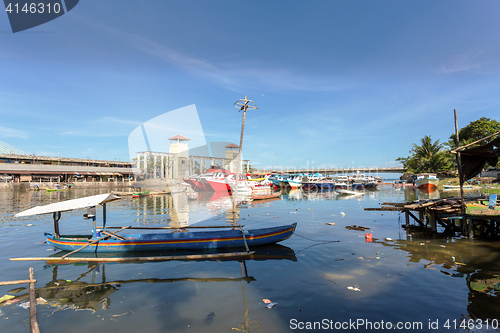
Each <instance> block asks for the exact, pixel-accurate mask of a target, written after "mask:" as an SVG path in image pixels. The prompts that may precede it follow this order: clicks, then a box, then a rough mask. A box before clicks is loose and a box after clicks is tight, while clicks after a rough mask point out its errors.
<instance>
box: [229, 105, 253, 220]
mask: <svg viewBox="0 0 500 333" xmlns="http://www.w3.org/2000/svg"><path fill="white" fill-rule="evenodd" d="M248 103H251V104H253V105H249V104H248ZM234 107H235V108H238V109H240V111H241V110H243V120H242V122H241V136H240V153H239V154H238V158H237V161H236V163H237V165H236V186H235V188H234V193H233V220H234V221H235V222H236V220H235V219H234V217H235V216H236V197H237V196H238V183H239V179H240V165H241V155H242V153H243V132H244V130H245V117H246V115H247V110H256V109H258V107H257V105H255V103H254V101H252V100H249V99H248V96H245V99H239V100H237V101H236V102H235V103H234Z"/></svg>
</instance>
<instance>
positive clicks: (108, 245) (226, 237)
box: [15, 194, 297, 258]
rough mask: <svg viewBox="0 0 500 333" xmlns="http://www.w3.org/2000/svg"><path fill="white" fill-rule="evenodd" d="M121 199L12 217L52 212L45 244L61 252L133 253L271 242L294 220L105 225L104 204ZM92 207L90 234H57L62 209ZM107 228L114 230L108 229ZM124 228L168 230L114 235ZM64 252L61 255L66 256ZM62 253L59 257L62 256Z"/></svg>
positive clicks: (94, 199) (288, 231) (65, 204)
mask: <svg viewBox="0 0 500 333" xmlns="http://www.w3.org/2000/svg"><path fill="white" fill-rule="evenodd" d="M118 199H121V198H120V197H117V196H115V195H113V194H100V195H94V196H90V197H85V198H80V199H73V200H67V201H62V202H58V203H54V204H49V205H46V206H38V207H34V208H31V209H28V210H26V211H23V212H20V213H18V214H16V215H15V216H16V217H21V216H31V215H40V214H49V213H52V214H53V217H54V234H50V233H45V237H46V239H47V243H48V244H49V245H52V246H53V247H55V248H58V249H61V250H64V251H73V252H70V253H69V254H67V255H70V254H72V253H74V252H78V251H81V252H96V253H106V252H135V251H163V250H176V249H183V250H185V249H195V250H196V249H204V250H206V249H209V250H210V249H221V248H237V247H246V248H247V252H249V250H248V247H249V246H257V245H264V244H271V243H277V242H280V241H283V240H285V239H288V238H290V237H291V236H292V235H293V233H294V232H295V228H296V226H297V223H293V224H290V225H284V226H279V227H270V228H261V229H248V230H244V229H242V227H243V226H241V225H222V226H188V227H181V228H175V227H132V226H127V227H106V203H108V202H111V201H114V200H118ZM97 205H101V206H102V207H103V225H102V227H100V228H97V227H96V218H95V207H96V206H97ZM89 207H92V208H91V209H90V210H89V211H88V213H87V214H84V215H83V216H84V218H86V219H92V221H93V231H92V235H60V234H59V219H60V218H61V212H62V211H69V210H74V209H81V208H89ZM196 228H212V229H221V228H226V229H230V230H215V231H188V230H187V229H196ZM110 229H118V230H117V231H114V232H111V231H110ZM125 229H170V232H163V233H148V234H127V235H117V233H118V232H120V231H122V230H125ZM67 255H65V256H67ZM65 256H63V258H64V257H65Z"/></svg>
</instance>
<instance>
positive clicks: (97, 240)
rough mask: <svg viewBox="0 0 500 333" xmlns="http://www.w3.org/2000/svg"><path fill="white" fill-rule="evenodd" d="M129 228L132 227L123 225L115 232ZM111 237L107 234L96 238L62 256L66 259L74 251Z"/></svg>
mask: <svg viewBox="0 0 500 333" xmlns="http://www.w3.org/2000/svg"><path fill="white" fill-rule="evenodd" d="M128 228H130V227H123V228H121V229H120V230H118V231H115V233H117V232H120V231H122V230H125V229H128ZM109 237H110V236H108V235H106V236H102V237H100V238H98V239H96V240H94V241H92V242H89V243H87V244H85V245H84V246H82V247H80V248H78V249H76V250H74V251H71V252H70V253H68V254H65V255H63V256H62V257H61V258H62V259H64V258H66V257H67V256H70V255H72V254H73V253H76V252H78V251H80V250H82V249H84V248H86V247H87V246H90V245H92V244H95V243H98V242H100V241H101V240H103V239H105V238H109Z"/></svg>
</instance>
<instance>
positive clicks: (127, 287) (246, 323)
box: [11, 245, 297, 332]
mask: <svg viewBox="0 0 500 333" xmlns="http://www.w3.org/2000/svg"><path fill="white" fill-rule="evenodd" d="M255 251H256V253H255V254H254V255H253V256H252V257H250V258H249V259H245V260H241V259H230V258H225V259H217V260H208V259H204V260H201V259H200V260H194V261H193V260H190V261H187V260H186V261H181V262H172V261H171V262H163V263H148V262H146V263H144V262H136V263H106V264H104V263H71V264H69V263H61V262H58V257H59V256H60V255H61V254H62V253H58V254H55V255H53V256H52V257H53V258H54V260H53V261H49V262H46V265H45V266H44V271H45V273H41V272H38V276H37V280H38V281H37V286H38V288H37V290H36V296H37V297H38V298H39V304H40V305H39V307H38V318H39V320H40V321H41V322H42V323H44V324H45V323H47V322H48V321H49V320H50V319H49V317H51V316H52V315H53V314H54V313H56V312H58V311H71V310H73V311H78V310H89V311H91V312H92V313H96V312H97V313H96V316H83V317H82V315H81V314H80V315H79V316H80V317H79V318H82V319H80V320H81V322H80V324H82V323H83V322H85V325H95V324H98V325H99V327H100V329H99V331H113V329H116V327H115V326H114V325H116V324H114V323H113V322H109V320H112V321H114V322H116V321H120V322H121V323H123V325H129V324H130V323H129V321H137V322H139V323H142V325H146V326H145V327H150V326H148V325H152V322H154V323H155V324H156V325H161V326H164V328H165V329H158V330H153V331H154V332H160V331H161V332H164V331H166V328H169V331H170V330H172V327H176V326H177V325H179V323H182V322H183V320H184V319H183V318H182V316H183V313H184V315H186V312H184V310H182V308H184V307H186V308H188V309H189V311H187V313H189V314H191V315H192V313H193V312H194V313H196V312H197V310H198V311H199V310H200V308H201V311H203V312H204V313H205V314H204V316H206V317H205V318H204V320H203V321H198V322H197V323H196V322H192V321H190V323H191V327H192V329H193V330H194V331H205V330H206V329H207V328H211V329H212V331H228V328H229V327H231V326H229V327H228V326H227V325H228V324H227V320H223V318H226V317H225V316H224V312H223V310H222V308H223V306H220V305H218V304H216V303H217V301H216V300H214V299H213V298H214V297H215V298H217V299H218V301H221V302H224V303H226V304H230V306H229V308H230V309H231V317H232V318H233V319H231V320H230V321H233V323H231V324H230V325H232V327H233V328H237V329H238V330H239V331H242V332H250V331H251V332H255V331H256V330H257V329H258V328H259V327H261V326H262V325H261V323H259V322H258V320H257V319H258V318H259V310H255V309H256V308H255V296H256V295H255V287H253V288H248V287H247V286H248V285H250V284H253V283H255V282H256V281H257V280H259V279H260V280H266V279H268V276H267V274H268V273H266V272H265V271H262V270H259V269H258V268H259V266H260V265H265V264H266V263H265V262H266V261H269V260H272V261H283V260H285V261H292V262H294V261H297V258H296V256H295V252H294V251H293V250H292V249H291V248H289V247H286V246H282V245H269V246H262V247H258V248H255ZM86 255H87V256H95V254H94V255H92V254H86ZM106 257H110V256H109V255H108V256H106ZM250 263H253V264H252V265H250ZM256 263H259V265H257V264H256ZM187 267H189V268H190V269H186V268H187ZM196 268H198V270H196ZM186 273H187V274H186ZM44 277H45V278H44ZM47 278H48V280H50V281H48V282H44V280H47ZM260 282H261V283H262V282H263V281H260ZM39 286H43V287H39ZM193 291H194V292H193ZM249 292H250V295H248V293H249ZM11 293H13V294H15V296H16V299H20V300H21V301H22V302H24V301H25V300H27V298H28V293H27V290H26V289H24V290H20V289H19V288H18V290H11ZM249 297H250V298H249ZM257 297H258V296H257ZM17 304H19V303H17ZM201 304H203V305H202V306H200V305H201ZM167 310H168V313H169V315H167V314H166V312H165V311H167ZM205 311H206V312H205ZM207 313H208V315H207ZM152 315H153V317H152ZM155 315H156V316H158V317H156V318H155V317H154V316H155ZM96 317H97V318H96ZM214 317H215V320H214ZM59 318H66V320H68V318H72V314H69V313H66V315H65V316H64V317H62V316H60V317H59ZM101 318H105V319H107V320H106V321H104V322H102V321H101ZM113 318H114V319H116V320H114V319H113ZM219 318H220V319H219ZM54 320H55V319H54ZM63 320H64V319H63ZM103 320H104V319H103ZM92 321H94V323H92ZM56 322H57V321H56ZM58 324H59V325H60V324H61V322H58ZM64 324H65V325H67V324H69V323H67V322H66V323H64ZM205 325H211V327H207V326H205ZM124 329H125V331H134V330H126V327H124ZM51 331H53V332H54V331H59V330H58V329H54V330H51ZM61 331H63V330H62V329H61Z"/></svg>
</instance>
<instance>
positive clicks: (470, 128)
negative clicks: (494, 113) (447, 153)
mask: <svg viewBox="0 0 500 333" xmlns="http://www.w3.org/2000/svg"><path fill="white" fill-rule="evenodd" d="M496 132H500V122H498V121H496V120H495V119H491V118H486V117H481V118H479V119H478V120H475V121H471V122H470V123H469V125H467V126H465V127H462V128H461V129H460V130H459V131H458V137H459V138H460V146H464V145H466V144H469V143H472V142H474V141H477V140H480V139H482V138H485V137H487V136H488V135H491V134H494V133H496ZM494 138H495V137H492V138H489V139H487V140H485V141H482V142H480V143H479V144H484V143H488V142H490V141H491V140H493V139H494ZM448 146H450V148H451V149H455V148H457V144H456V141H455V134H452V135H450V139H449V140H448Z"/></svg>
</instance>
